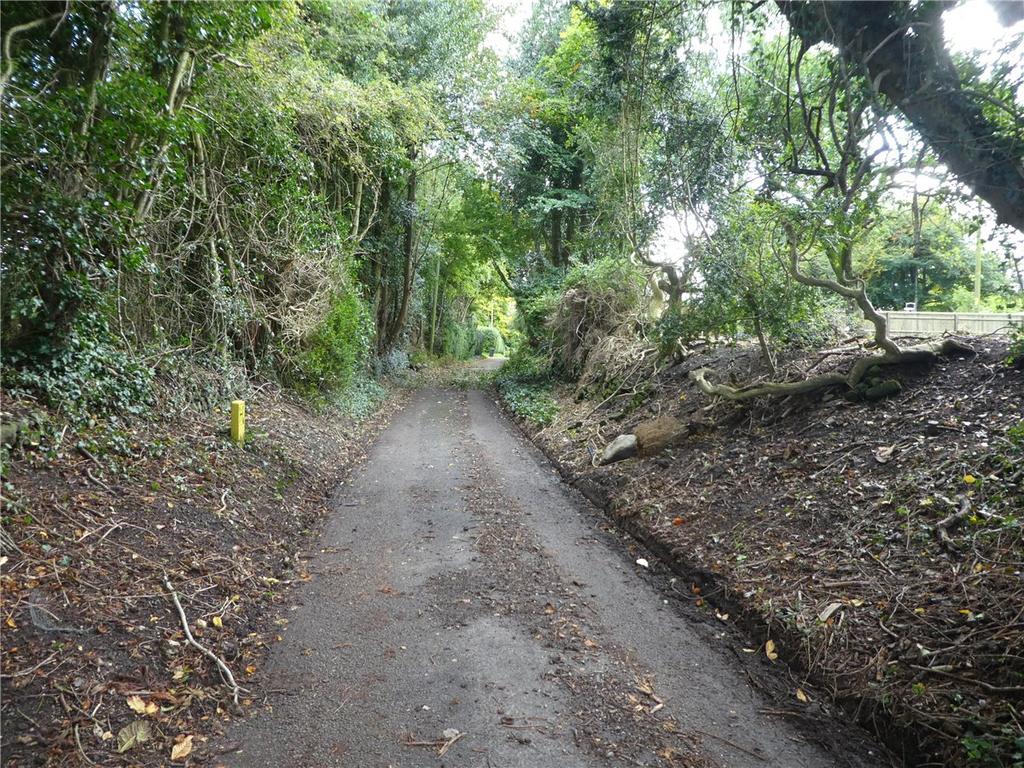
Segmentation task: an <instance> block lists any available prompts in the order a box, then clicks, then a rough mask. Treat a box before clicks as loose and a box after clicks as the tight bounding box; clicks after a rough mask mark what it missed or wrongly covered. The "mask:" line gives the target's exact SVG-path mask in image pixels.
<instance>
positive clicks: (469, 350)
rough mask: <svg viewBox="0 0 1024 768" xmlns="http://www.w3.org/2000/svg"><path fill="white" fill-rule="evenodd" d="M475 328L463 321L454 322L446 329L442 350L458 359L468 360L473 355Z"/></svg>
mask: <svg viewBox="0 0 1024 768" xmlns="http://www.w3.org/2000/svg"><path fill="white" fill-rule="evenodd" d="M474 338H475V329H474V328H473V327H471V326H468V325H465V324H463V323H455V322H452V323H450V324H447V325H446V326H445V329H444V344H443V347H442V351H443V353H444V354H446V355H451V356H452V357H453V358H455V359H456V360H468V359H469V358H471V357H472V356H473V340H474Z"/></svg>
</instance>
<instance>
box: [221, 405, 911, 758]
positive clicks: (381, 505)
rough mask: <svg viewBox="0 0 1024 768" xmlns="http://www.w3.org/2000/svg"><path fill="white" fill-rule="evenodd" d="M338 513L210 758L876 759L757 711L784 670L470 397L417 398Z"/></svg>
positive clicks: (825, 726)
mask: <svg viewBox="0 0 1024 768" xmlns="http://www.w3.org/2000/svg"><path fill="white" fill-rule="evenodd" d="M335 508H336V512H335V513H334V515H333V517H332V518H331V519H330V520H329V522H328V524H327V527H326V530H325V532H324V534H323V537H322V540H321V541H320V543H319V546H318V548H317V550H316V551H315V556H314V558H313V559H312V561H311V562H310V563H309V570H310V573H311V574H312V577H313V578H312V580H311V581H310V582H309V583H308V584H306V585H303V586H301V587H299V588H297V589H296V590H294V591H293V592H291V593H290V595H291V599H292V600H293V602H294V605H293V606H291V610H286V611H285V612H284V616H285V617H287V622H286V623H283V624H282V627H281V633H280V634H281V635H282V637H283V640H282V642H281V643H279V644H278V645H277V646H276V648H275V650H274V651H273V653H272V654H271V657H270V659H269V661H268V664H267V666H266V668H265V673H264V679H263V680H262V681H261V683H262V684H261V685H260V686H259V687H258V688H257V689H256V691H257V692H259V691H263V692H265V693H266V696H267V698H266V702H265V706H264V707H262V708H258V711H257V712H256V713H255V714H254V715H253V716H251V717H250V718H248V719H246V720H240V721H236V722H235V723H234V724H232V725H231V727H229V728H228V731H227V733H226V735H225V737H224V738H223V739H222V740H221V743H220V744H219V745H218V748H217V750H218V751H220V752H221V754H222V757H221V758H220V761H221V762H223V764H225V765H229V766H310V765H317V766H439V765H448V766H496V767H497V766H524V767H525V766H530V767H531V768H534V767H536V768H543V767H544V766H593V765H618V764H624V765H651V766H654V765H676V766H730V767H735V768H746V766H778V767H779V768H783V767H785V768H798V767H802V766H808V767H809V766H821V767H825V766H869V765H889V764H890V763H891V759H890V758H888V757H887V756H885V755H884V754H883V753H882V752H881V751H880V750H879V749H878V748H877V747H874V746H873V745H872V744H871V742H870V740H869V739H868V738H867V737H866V735H865V734H864V733H863V732H862V731H859V730H857V729H855V728H852V727H849V726H846V725H843V724H841V723H838V722H836V721H832V720H829V719H827V718H826V717H825V716H822V719H820V720H818V721H813V720H811V719H802V720H799V721H797V720H791V719H790V718H786V717H779V716H777V715H776V714H773V712H774V711H775V710H776V708H777V702H776V701H774V700H773V698H772V697H771V695H770V694H769V693H766V692H765V686H764V685H762V684H760V683H758V680H759V678H761V677H763V676H764V675H769V676H774V677H777V678H781V677H782V676H783V675H784V674H785V670H784V668H783V667H782V666H781V665H780V664H776V665H771V664H770V663H769V662H768V661H767V659H763V658H760V657H759V656H758V654H757V653H743V645H744V643H743V639H742V638H741V637H739V636H737V635H735V634H734V632H735V630H733V629H732V628H730V627H728V626H727V625H725V624H722V625H721V626H718V625H717V624H713V623H709V622H708V620H707V619H706V618H702V617H700V616H698V615H697V613H696V612H695V611H694V610H693V609H692V608H691V607H690V605H689V604H688V601H687V600H686V599H684V598H683V597H682V596H681V595H680V592H681V591H682V585H676V584H675V583H674V581H672V580H670V579H669V578H668V576H667V575H661V571H662V569H659V568H658V567H657V564H656V563H654V562H652V561H651V560H648V564H649V566H650V567H649V568H645V567H644V566H642V565H638V564H637V563H636V560H637V559H639V558H644V557H645V554H644V553H643V552H642V551H636V549H635V545H634V544H631V543H630V542H629V541H624V540H622V539H621V538H619V537H618V536H617V535H616V534H614V533H612V532H611V531H610V526H609V525H608V524H607V523H606V522H605V521H604V518H602V517H601V515H600V514H599V513H598V512H597V511H596V510H594V509H593V508H592V507H590V506H589V504H587V503H586V502H584V501H583V500H582V499H581V498H580V497H579V496H578V495H576V494H575V493H574V492H572V491H570V490H568V489H567V487H566V486H564V485H563V484H562V482H561V481H560V479H559V477H558V475H557V474H556V472H555V470H554V469H553V468H552V467H551V465H550V464H548V463H547V462H546V460H545V459H544V458H543V457H542V456H541V455H540V453H539V452H538V451H537V450H536V449H535V448H534V447H533V446H532V445H530V444H529V443H528V442H527V441H526V440H525V439H524V438H522V437H521V436H520V435H519V434H518V432H517V431H516V430H515V428H514V427H513V426H512V425H511V424H510V423H509V422H508V421H507V420H506V419H505V418H504V416H502V415H501V414H500V412H499V411H498V409H497V407H496V405H495V404H494V403H493V402H492V401H491V400H490V398H489V397H488V395H486V394H485V393H483V392H480V391H469V392H464V391H453V390H447V389H424V390H421V391H420V392H418V393H417V394H416V396H415V397H413V398H412V400H411V402H410V404H409V405H408V406H407V407H406V408H405V410H404V411H402V412H401V413H400V414H398V415H397V416H396V417H395V418H394V420H393V422H392V425H391V426H390V427H389V428H388V430H387V431H386V432H384V434H383V435H382V436H381V438H380V440H379V441H378V442H377V443H376V444H375V446H374V447H373V449H372V451H371V453H370V457H369V460H368V461H367V463H366V464H365V465H364V466H363V467H362V468H361V469H360V470H359V471H358V472H357V473H356V474H355V475H354V476H353V478H352V480H351V482H350V483H349V484H347V485H344V486H342V487H341V488H340V490H339V491H338V494H337V497H336V500H335ZM646 557H650V556H649V555H647V556H646ZM677 586H678V587H679V589H678V590H677ZM754 657H758V658H754Z"/></svg>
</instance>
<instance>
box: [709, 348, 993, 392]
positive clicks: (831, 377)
mask: <svg viewBox="0 0 1024 768" xmlns="http://www.w3.org/2000/svg"><path fill="white" fill-rule="evenodd" d="M958 352H959V353H968V354H975V352H974V349H973V348H972V347H970V346H968V345H967V344H964V343H963V342H960V341H957V340H956V339H951V338H946V339H941V340H940V341H930V342H926V343H924V344H918V345H916V346H913V347H907V348H906V349H903V350H901V351H899V352H885V353H883V354H880V355H871V356H869V357H862V358H860V359H859V360H857V361H856V362H855V363H854V364H853V365H852V366H851V367H850V370H849V372H848V373H846V374H842V373H827V374H824V375H822V376H814V377H811V378H809V379H803V380H801V381H769V382H767V383H765V384H751V385H748V386H745V387H730V386H728V385H726V384H714V383H712V382H710V381H708V379H707V376H708V373H710V371H709V370H708V369H707V368H698V369H697V370H694V371H690V379H691V380H692V381H693V382H695V383H696V384H697V386H698V387H700V389H701V391H702V392H704V393H705V394H708V395H717V396H719V397H724V398H725V399H726V400H735V401H742V400H752V399H753V398H755V397H764V396H766V395H799V394H804V393H807V392H814V391H815V390H818V389H822V388H824V387H829V386H833V385H843V386H845V387H847V388H848V389H853V388H855V387H856V386H857V385H858V384H860V382H861V379H863V378H864V376H865V374H867V372H868V371H869V370H871V369H872V368H874V367H875V366H876V365H878V366H881V365H903V364H905V363H916V362H932V361H933V360H934V359H935V358H936V357H940V356H944V355H950V354H955V353H958Z"/></svg>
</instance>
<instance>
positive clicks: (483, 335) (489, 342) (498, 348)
mask: <svg viewBox="0 0 1024 768" xmlns="http://www.w3.org/2000/svg"><path fill="white" fill-rule="evenodd" d="M475 337H476V338H475V342H474V345H473V347H474V351H475V352H476V354H478V355H488V356H490V355H504V354H505V340H504V339H503V338H502V337H501V332H500V331H499V330H498V329H497V328H494V327H492V326H489V325H485V326H482V327H480V328H477V329H476V334H475Z"/></svg>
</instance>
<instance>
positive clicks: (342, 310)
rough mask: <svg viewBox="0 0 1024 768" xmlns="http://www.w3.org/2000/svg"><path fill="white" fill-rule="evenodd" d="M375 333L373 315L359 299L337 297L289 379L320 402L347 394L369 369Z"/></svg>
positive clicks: (302, 351) (305, 344)
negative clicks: (352, 383) (371, 318)
mask: <svg viewBox="0 0 1024 768" xmlns="http://www.w3.org/2000/svg"><path fill="white" fill-rule="evenodd" d="M372 332H373V326H372V323H371V320H370V317H369V312H368V310H367V308H366V306H365V305H364V304H363V302H362V300H360V299H359V297H358V296H356V295H354V294H352V293H346V294H342V295H340V296H337V297H335V298H334V300H333V301H332V302H331V308H330V310H329V311H328V312H327V315H326V316H325V317H324V319H323V321H322V322H321V323H320V324H319V325H318V326H317V328H316V329H315V330H314V331H313V333H312V334H310V336H309V337H308V338H307V339H306V340H305V341H304V342H303V349H302V350H301V352H300V354H299V355H298V356H297V357H296V358H295V361H294V368H293V369H292V370H290V371H289V372H288V373H289V380H290V381H291V383H292V384H293V386H295V388H296V389H298V390H299V391H300V392H302V393H304V394H306V395H308V396H310V397H314V398H318V399H325V398H327V397H328V396H330V395H332V394H337V393H338V392H341V391H344V390H345V389H346V388H347V387H348V386H349V384H350V382H351V381H352V379H353V377H354V376H355V375H356V374H357V373H358V372H359V371H361V370H362V369H363V368H364V366H365V363H366V360H367V357H368V355H369V352H370V340H371V335H372Z"/></svg>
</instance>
